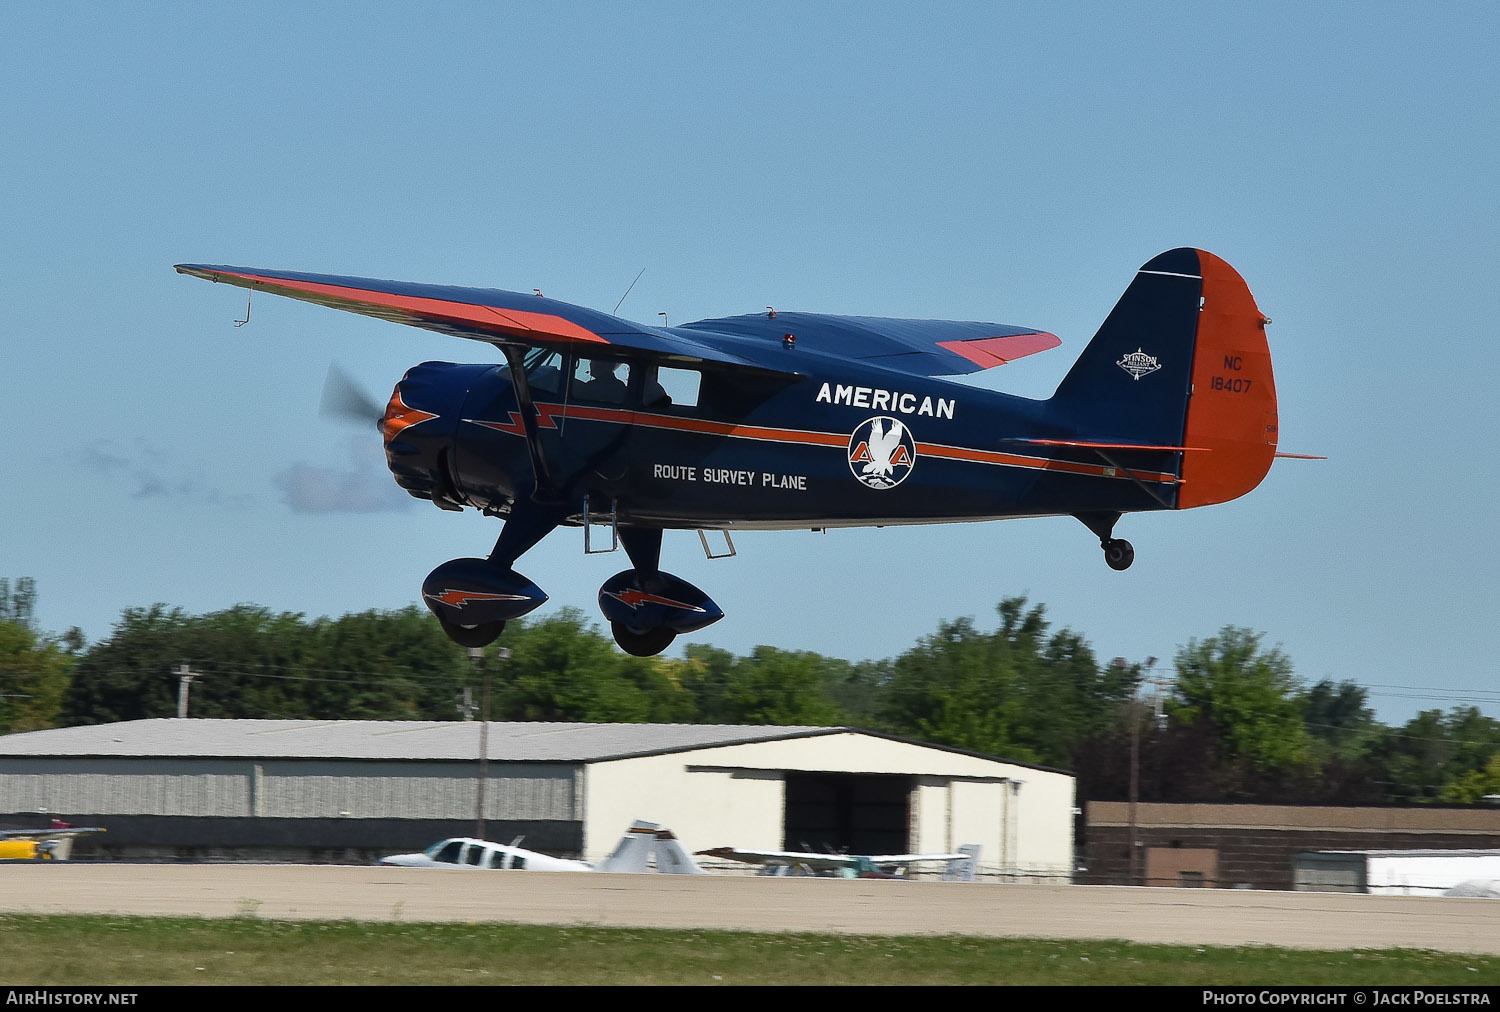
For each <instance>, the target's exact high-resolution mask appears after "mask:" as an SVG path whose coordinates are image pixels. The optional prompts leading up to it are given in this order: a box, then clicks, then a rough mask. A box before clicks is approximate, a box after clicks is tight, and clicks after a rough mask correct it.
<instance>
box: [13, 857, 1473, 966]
mask: <svg viewBox="0 0 1500 1012" xmlns="http://www.w3.org/2000/svg"><path fill="white" fill-rule="evenodd" d="M0 911H3V912H28V913H115V914H148V915H188V916H203V917H232V916H236V915H240V916H246V915H249V916H256V917H261V918H267V919H298V920H315V919H316V920H321V919H328V920H344V919H352V920H373V921H475V922H479V921H509V922H519V923H526V924H596V925H612V926H633V927H669V928H722V929H728V930H742V931H812V932H840V933H864V934H958V935H986V936H999V937H1023V938H1122V939H1129V940H1131V941H1137V942H1164V943H1173V944H1185V945H1194V944H1197V945H1245V944H1271V945H1285V946H1295V947H1301V948H1337V949H1351V948H1388V947H1404V948H1420V949H1442V950H1447V951H1453V952H1483V953H1491V954H1496V955H1500V900H1492V899H1455V898H1445V897H1429V896H1363V895H1360V896H1355V895H1347V894H1341V893H1274V892H1251V891H1247V890H1237V889H1131V888H1124V887H1111V886H1041V885H996V884H989V883H972V884H971V883H954V882H920V881H919V882H882V881H869V880H857V879H856V880H849V879H809V878H803V879H785V878H755V877H741V876H712V875H710V876H677V875H604V874H565V873H547V872H485V871H470V870H464V869H453V870H449V869H426V868H351V867H338V866H312V865H207V864H200V865H160V864H114V863H108V864H105V863H99V864H94V863H84V862H79V863H76V864H74V863H57V864H40V863H39V864H20V863H17V864H7V865H4V866H0Z"/></svg>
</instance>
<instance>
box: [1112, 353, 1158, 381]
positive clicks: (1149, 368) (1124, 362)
mask: <svg viewBox="0 0 1500 1012" xmlns="http://www.w3.org/2000/svg"><path fill="white" fill-rule="evenodd" d="M1115 365H1117V366H1119V367H1120V368H1121V369H1124V370H1125V371H1126V372H1128V373H1130V375H1131V377H1133V378H1134V379H1140V378H1141V377H1142V376H1146V375H1148V374H1150V373H1153V372H1156V370H1158V369H1160V368H1161V363H1160V362H1158V361H1157V360H1156V356H1155V355H1147V354H1146V353H1145V352H1144V351H1142V350H1141V349H1140V348H1137V349H1136V350H1135V351H1133V352H1131V353H1130V354H1129V355H1126V356H1125V357H1124V358H1122V359H1120V361H1118V362H1116V363H1115Z"/></svg>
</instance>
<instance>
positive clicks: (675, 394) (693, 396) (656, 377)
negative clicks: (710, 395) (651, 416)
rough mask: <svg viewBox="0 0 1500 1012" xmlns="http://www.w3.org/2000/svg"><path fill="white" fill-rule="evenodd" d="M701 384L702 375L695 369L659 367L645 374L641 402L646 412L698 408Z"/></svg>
mask: <svg viewBox="0 0 1500 1012" xmlns="http://www.w3.org/2000/svg"><path fill="white" fill-rule="evenodd" d="M702 383H703V374H702V373H700V372H699V371H698V370H697V369H677V368H674V367H672V366H665V365H664V366H659V367H657V368H656V369H655V370H654V372H648V373H647V374H646V385H645V389H644V390H643V391H642V401H643V403H644V406H645V408H646V410H647V411H660V410H662V409H663V408H669V407H678V408H692V407H697V406H698V388H699V387H700V386H701V385H702Z"/></svg>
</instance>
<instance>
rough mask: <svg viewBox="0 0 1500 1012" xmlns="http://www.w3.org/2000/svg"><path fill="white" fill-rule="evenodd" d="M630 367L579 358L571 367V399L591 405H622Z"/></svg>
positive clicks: (596, 359) (612, 362) (600, 359)
mask: <svg viewBox="0 0 1500 1012" xmlns="http://www.w3.org/2000/svg"><path fill="white" fill-rule="evenodd" d="M629 382H630V366H628V365H626V364H625V363H624V362H620V361H617V360H614V359H608V358H580V359H579V360H578V361H577V363H576V364H575V365H574V367H573V386H572V397H573V399H574V400H578V401H586V402H588V403H591V404H624V403H625V393H626V387H627V384H629Z"/></svg>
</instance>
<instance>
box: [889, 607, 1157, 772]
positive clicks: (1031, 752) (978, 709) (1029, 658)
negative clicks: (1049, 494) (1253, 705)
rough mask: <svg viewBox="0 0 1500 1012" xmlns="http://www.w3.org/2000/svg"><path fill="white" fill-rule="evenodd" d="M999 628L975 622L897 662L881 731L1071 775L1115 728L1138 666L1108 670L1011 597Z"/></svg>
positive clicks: (945, 627) (947, 625) (951, 629)
mask: <svg viewBox="0 0 1500 1012" xmlns="http://www.w3.org/2000/svg"><path fill="white" fill-rule="evenodd" d="M996 611H997V613H998V614H999V617H1000V625H999V628H997V629H996V630H995V631H994V632H993V633H984V632H981V631H980V630H979V629H978V628H977V627H976V626H975V624H974V622H973V620H972V619H968V618H963V619H958V620H957V621H952V622H944V623H942V624H941V625H940V626H939V627H938V631H937V632H936V633H935V634H933V635H931V636H927V637H924V638H923V639H922V640H920V641H919V642H918V644H917V646H916V647H914V648H913V649H911V650H909V651H907V652H906V653H904V654H902V655H901V656H900V657H898V658H896V660H895V661H894V662H891V664H890V666H889V670H888V673H887V674H886V676H885V677H884V678H883V679H882V680H880V681H879V685H880V704H879V708H878V710H877V714H878V717H879V721H880V726H881V728H882V729H883V730H887V731H891V732H892V733H895V734H901V735H905V736H909V737H915V738H920V739H923V740H926V741H933V742H939V743H942V744H948V745H956V746H958V747H961V748H968V749H973V750H975V751H979V752H986V753H989V754H991V755H1001V756H1005V757H1007V758H1012V759H1019V760H1023V761H1031V762H1039V763H1046V764H1048V765H1055V766H1070V765H1072V764H1073V762H1074V761H1075V758H1076V751H1077V749H1078V748H1079V747H1080V746H1081V744H1082V743H1083V742H1084V741H1085V740H1086V739H1087V738H1088V737H1089V735H1091V734H1093V733H1096V732H1098V731H1099V730H1100V729H1102V728H1105V727H1107V726H1108V725H1109V723H1110V722H1111V721H1112V720H1113V719H1114V715H1115V713H1116V712H1117V710H1118V708H1119V705H1120V703H1121V701H1123V700H1125V699H1128V698H1129V697H1130V696H1131V694H1132V693H1133V692H1134V690H1135V685H1136V682H1137V681H1138V680H1139V677H1140V671H1139V668H1138V667H1133V666H1129V665H1123V666H1122V665H1114V664H1111V665H1109V666H1106V667H1101V666H1100V665H1099V664H1098V662H1097V660H1096V658H1095V657H1094V653H1093V650H1092V648H1090V647H1089V645H1088V643H1087V642H1086V641H1084V639H1083V638H1082V637H1081V636H1079V635H1078V634H1077V633H1074V632H1072V631H1071V630H1068V629H1062V630H1059V631H1058V632H1056V633H1049V624H1048V622H1047V619H1046V608H1045V607H1044V606H1043V605H1028V604H1027V602H1026V599H1025V598H1021V597H1013V598H1007V599H1006V600H1004V601H1002V602H1000V604H999V605H998V606H997V607H996Z"/></svg>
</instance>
